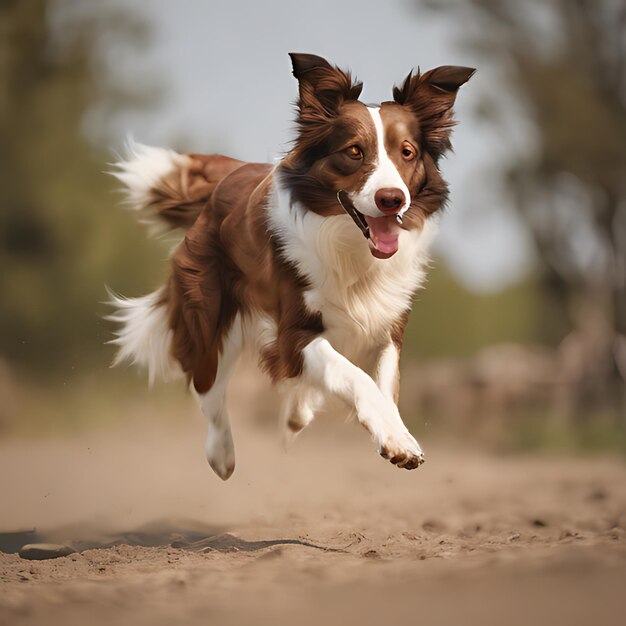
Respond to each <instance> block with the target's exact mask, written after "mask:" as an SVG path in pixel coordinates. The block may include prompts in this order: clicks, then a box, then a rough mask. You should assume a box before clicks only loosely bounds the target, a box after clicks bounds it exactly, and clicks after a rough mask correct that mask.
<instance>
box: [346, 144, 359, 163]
mask: <svg viewBox="0 0 626 626" xmlns="http://www.w3.org/2000/svg"><path fill="white" fill-rule="evenodd" d="M344 152H345V153H346V154H347V155H348V156H349V157H350V158H351V159H354V160H355V161H356V160H357V159H362V158H363V150H361V148H359V146H356V145H354V146H350V147H349V148H346V149H345V150H344Z"/></svg>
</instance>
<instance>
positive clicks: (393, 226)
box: [365, 215, 400, 257]
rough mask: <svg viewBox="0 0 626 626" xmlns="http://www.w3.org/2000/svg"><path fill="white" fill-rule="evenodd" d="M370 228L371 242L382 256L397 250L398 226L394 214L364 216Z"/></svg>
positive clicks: (389, 254)
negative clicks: (387, 215)
mask: <svg viewBox="0 0 626 626" xmlns="http://www.w3.org/2000/svg"><path fill="white" fill-rule="evenodd" d="M365 220H366V221H367V225H368V226H369V228H370V238H371V243H372V244H373V245H374V248H375V249H376V250H377V251H378V252H380V253H381V254H382V255H383V256H385V257H388V256H391V255H392V254H395V253H396V252H397V251H398V235H399V233H400V227H399V225H398V222H396V218H395V216H391V215H390V216H389V217H370V216H369V215H366V216H365Z"/></svg>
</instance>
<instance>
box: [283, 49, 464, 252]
mask: <svg viewBox="0 0 626 626" xmlns="http://www.w3.org/2000/svg"><path fill="white" fill-rule="evenodd" d="M290 57H291V61H292V64H293V74H294V76H295V77H296V78H297V79H298V82H299V89H300V97H299V100H298V103H297V106H298V114H297V124H298V131H299V132H298V138H297V140H296V143H295V146H294V148H293V150H292V151H291V152H290V153H289V155H288V157H287V158H286V159H285V162H284V167H283V172H284V180H285V182H286V184H287V185H288V186H289V188H290V190H291V192H292V195H293V197H294V199H295V200H298V201H300V202H302V203H303V204H304V205H305V206H306V207H307V208H308V209H309V210H312V211H315V212H316V213H319V214H321V215H337V214H338V213H341V212H343V208H342V203H341V202H340V199H341V197H342V195H343V196H344V197H345V201H344V204H345V203H351V205H352V206H351V207H350V209H351V210H353V209H356V211H357V217H358V218H360V219H361V220H362V221H363V222H364V224H365V223H366V224H367V227H368V228H369V238H370V250H371V252H372V254H373V255H374V256H376V257H378V258H388V257H390V256H392V255H393V254H395V252H396V251H397V250H398V236H399V232H400V229H401V228H404V229H411V228H420V227H421V226H422V224H423V222H424V219H425V218H426V217H427V216H428V215H430V214H431V213H433V212H435V211H436V210H438V209H439V208H440V207H441V206H442V205H443V204H444V202H445V199H446V195H447V186H446V184H445V182H444V181H443V179H442V178H441V176H440V174H439V170H438V168H437V162H438V160H439V158H440V157H441V155H442V154H443V153H444V152H445V151H446V150H448V149H449V148H450V133H451V129H452V126H453V125H454V120H453V117H452V106H453V104H454V101H455V98H456V94H457V91H458V89H459V87H460V86H461V85H462V84H464V83H465V82H467V80H469V78H470V77H471V76H472V74H473V73H474V71H475V70H474V69H472V68H467V67H452V66H444V67H438V68H436V69H434V70H430V71H429V72H426V73H424V74H421V73H420V72H419V71H418V72H417V73H416V74H413V73H412V72H411V73H410V74H409V75H408V76H407V78H406V79H405V81H404V82H403V84H402V86H400V87H394V89H393V97H394V100H393V101H391V102H383V103H382V104H381V105H379V106H367V105H365V104H363V103H362V102H360V101H359V100H358V98H359V95H360V93H361V89H362V83H360V82H355V81H353V80H352V78H351V76H350V73H349V72H344V71H342V70H340V69H338V68H337V67H333V66H332V65H330V64H329V63H328V61H326V60H325V59H323V58H321V57H318V56H315V55H311V54H295V53H292V54H290ZM338 194H339V195H338Z"/></svg>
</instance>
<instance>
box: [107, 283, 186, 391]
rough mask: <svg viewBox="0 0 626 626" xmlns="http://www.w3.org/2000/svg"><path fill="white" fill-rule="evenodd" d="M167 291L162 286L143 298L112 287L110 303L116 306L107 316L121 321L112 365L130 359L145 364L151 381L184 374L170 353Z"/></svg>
mask: <svg viewBox="0 0 626 626" xmlns="http://www.w3.org/2000/svg"><path fill="white" fill-rule="evenodd" d="M165 293H166V292H165V289H159V290H157V291H154V292H153V293H150V294H148V295H147V296H143V297H142V298H124V297H123V296H119V295H117V294H115V293H113V292H112V291H109V296H110V297H111V300H110V301H109V303H108V304H110V305H111V306H114V307H116V309H117V310H116V311H115V312H114V313H113V315H109V316H107V317H106V319H108V320H109V321H112V322H116V323H118V324H121V328H119V330H118V331H117V332H116V333H115V335H116V337H115V339H112V340H111V341H109V343H112V344H113V345H116V346H118V351H117V354H116V355H115V359H114V361H113V364H112V365H113V366H115V365H119V364H120V363H122V362H124V361H128V362H130V363H133V364H135V363H136V364H138V365H140V366H142V367H144V368H145V369H147V370H148V379H149V381H150V384H151V385H152V384H153V383H154V381H155V380H156V379H157V378H161V379H162V380H166V381H167V380H173V379H175V378H179V377H180V376H181V375H182V371H181V368H180V366H179V365H178V363H177V361H176V360H175V359H174V358H173V357H172V354H171V347H172V335H173V332H172V329H171V328H170V326H169V316H168V310H167V299H166V297H165Z"/></svg>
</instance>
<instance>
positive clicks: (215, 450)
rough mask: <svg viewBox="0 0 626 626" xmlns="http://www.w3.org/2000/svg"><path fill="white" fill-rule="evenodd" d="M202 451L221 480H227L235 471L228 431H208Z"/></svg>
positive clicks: (233, 447)
mask: <svg viewBox="0 0 626 626" xmlns="http://www.w3.org/2000/svg"><path fill="white" fill-rule="evenodd" d="M204 451H205V453H206V458H207V461H208V462H209V465H210V466H211V469H212V470H213V471H214V472H215V473H216V474H217V475H218V476H219V477H220V478H221V479H222V480H228V479H229V478H230V477H231V476H232V473H233V472H234V471H235V446H234V445H233V438H232V435H231V434H230V429H229V430H226V431H223V430H221V431H219V430H218V431H216V430H215V429H209V434H208V436H207V439H206V445H205V448H204Z"/></svg>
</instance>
